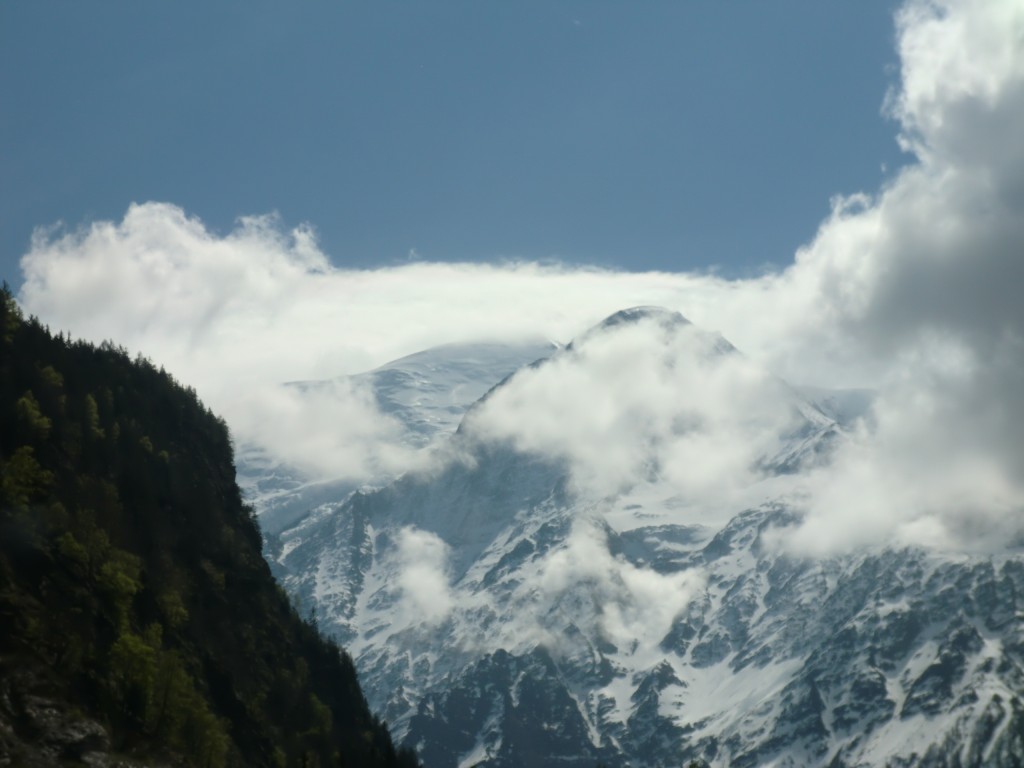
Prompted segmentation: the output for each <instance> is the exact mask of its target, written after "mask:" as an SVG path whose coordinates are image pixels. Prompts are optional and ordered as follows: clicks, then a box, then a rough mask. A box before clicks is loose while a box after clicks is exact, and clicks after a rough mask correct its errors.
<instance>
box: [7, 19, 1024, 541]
mask: <svg viewBox="0 0 1024 768" xmlns="http://www.w3.org/2000/svg"><path fill="white" fill-rule="evenodd" d="M897 37H898V49H899V54H900V60H901V80H900V85H899V86H898V87H897V88H896V89H894V91H893V93H892V94H890V95H889V98H888V105H889V110H890V112H891V114H892V115H894V116H895V118H896V119H897V120H898V123H899V132H900V140H901V141H902V142H903V145H904V146H905V147H906V148H907V149H908V151H910V152H912V153H913V162H912V163H911V164H909V165H908V166H906V167H905V168H903V169H902V170H901V171H900V172H899V173H897V174H896V175H895V176H894V177H893V178H891V179H890V180H889V181H888V182H887V183H886V184H885V185H884V186H883V187H882V188H881V189H880V190H877V191H876V192H875V193H873V194H870V195H864V194H855V195H849V196H845V197H839V198H837V199H836V201H835V203H834V209H833V212H832V214H831V215H830V216H829V217H828V218H827V219H826V220H825V221H824V222H822V224H821V226H820V228H819V230H818V232H817V234H816V236H815V237H814V239H813V240H812V242H810V243H809V244H807V245H806V246H805V247H804V248H801V249H800V251H799V252H798V253H797V254H796V260H795V263H794V264H793V265H792V266H791V267H789V268H787V269H785V270H783V271H781V272H777V273H773V274H769V275H766V276H763V277H760V278H757V279H750V280H735V281H727V280H722V279H719V278H715V277H713V276H708V275H694V274H632V273H628V274H625V273H614V272H610V271H605V270H597V269H586V268H578V267H565V266H541V265H537V264H532V263H512V264H504V265H480V264H437V263H425V262H420V261H417V262H413V263H407V264H403V265H401V266H395V267H386V268H380V269H376V270H366V271H354V270H342V269H337V268H334V267H332V266H330V264H329V262H328V259H327V257H326V256H325V255H324V254H323V253H322V252H321V251H320V250H319V249H318V247H317V245H316V241H315V237H314V236H313V233H312V232H311V230H310V229H308V228H302V227H300V228H298V229H296V230H293V231H290V232H286V231H282V229H281V228H280V226H279V224H278V223H277V222H275V221H274V220H273V219H272V218H266V217H262V218H249V219H243V220H242V221H241V222H240V223H239V225H238V227H237V228H236V229H235V230H234V231H232V232H230V233H228V234H227V235H224V236H218V235H215V234H213V233H211V232H209V231H208V230H206V229H205V228H204V226H203V225H202V224H201V223H200V222H199V221H197V220H195V219H190V218H188V217H187V216H186V215H185V214H184V213H183V212H182V211H181V210H180V209H178V208H175V207H173V206H169V205H162V204H152V203H150V204H145V205H137V206H132V207H131V208H130V209H129V210H128V212H127V214H126V215H125V218H124V219H123V220H122V221H121V222H119V223H112V222H99V223H97V224H94V225H93V226H92V227H90V228H89V229H87V230H83V231H79V232H72V233H69V234H60V233H57V232H52V231H51V232H49V233H41V234H40V235H39V236H38V237H37V238H36V239H35V240H34V242H33V245H32V249H31V251H30V252H29V253H28V254H27V255H26V257H25V258H24V260H23V269H24V272H25V278H26V282H25V285H24V286H23V288H22V290H21V293H20V300H21V302H22V304H23V305H24V306H25V308H26V309H27V310H28V311H30V312H33V313H36V314H38V315H39V316H40V317H41V318H42V319H43V320H44V321H46V322H47V323H49V324H50V325H51V326H53V327H56V328H63V329H69V330H70V331H72V332H73V333H74V334H75V335H77V336H80V337H84V338H88V339H93V340H96V341H99V340H103V339H106V338H112V339H114V340H115V341H117V342H118V343H121V344H124V345H125V346H127V347H129V348H130V349H132V350H139V351H142V352H144V353H146V354H148V355H150V356H152V357H153V358H155V359H156V360H158V361H159V362H160V363H162V364H164V365H166V366H167V368H168V369H169V370H171V371H172V372H174V373H175V374H176V375H177V376H178V377H179V378H181V379H182V380H184V381H186V382H187V383H190V384H193V385H194V386H196V387H197V389H198V390H199V393H200V395H201V396H203V397H204V398H205V399H206V400H207V401H208V402H209V404H210V405H211V406H212V407H213V408H215V409H217V410H220V411H222V412H224V413H225V414H226V416H227V418H228V420H229V423H231V424H232V426H233V428H235V429H236V431H238V432H239V433H240V435H239V436H240V437H241V438H243V439H246V438H249V439H254V440H262V441H263V442H264V443H265V444H266V445H268V446H273V445H275V444H276V445H277V446H278V447H279V450H283V453H286V454H288V453H289V452H291V453H292V454H297V455H304V454H308V456H309V458H310V461H311V463H312V464H313V465H314V467H315V468H316V469H317V470H318V471H330V472H333V473H335V474H337V475H339V476H346V477H351V478H355V479H358V478H360V477H364V476H366V473H372V472H373V471H377V470H376V469H374V468H375V467H376V468H377V469H379V468H382V467H384V468H390V467H395V466H400V465H401V464H402V462H403V461H405V457H404V456H403V455H402V454H401V452H400V451H399V450H397V448H396V446H395V444H394V439H393V436H394V432H393V428H392V425H389V423H388V422H387V420H386V419H383V418H382V417H380V415H379V414H377V413H376V411H375V409H374V408H373V407H371V406H372V404H370V403H368V402H367V401H366V400H365V398H362V395H360V393H358V392H352V393H348V394H347V395H346V397H345V398H343V403H342V404H336V406H335V407H336V408H337V409H338V411H337V413H334V414H332V415H331V417H330V420H329V421H328V420H327V419H325V418H317V416H316V413H315V412H313V411H308V412H299V411H297V410H296V409H297V408H298V406H297V405H296V404H295V403H290V402H287V401H284V402H280V401H276V402H275V397H273V396H270V395H267V394H266V393H265V389H264V388H265V387H267V386H269V385H272V384H276V383H277V382H280V381H282V380H289V379H308V378H323V377H327V376H335V375H338V374H342V373H351V372H355V371H358V370H365V369H367V368H371V367H373V366H375V365H378V364H381V363H383V362H385V361H387V360H390V359H394V358H396V357H399V356H401V355H403V354H407V353H410V352H414V351H417V350H419V349H423V348H426V347H428V346H431V345H434V344H437V343H442V342H452V341H467V340H476V339H481V338H496V339H507V338H512V337H523V336H536V335H546V336H548V337H550V338H553V339H557V340H563V341H564V340H568V339H570V338H572V337H573V336H576V335H577V334H579V333H580V332H581V331H583V330H584V329H585V328H587V327H588V326H589V325H591V324H593V323H594V322H596V321H598V320H600V319H601V318H602V317H604V316H606V315H608V314H610V313H612V312H614V311H616V310H618V309H621V308H623V307H627V306H634V305H638V304H658V305H664V306H667V307H669V308H672V309H677V310H680V311H682V312H683V314H685V315H686V316H687V317H688V318H690V319H691V320H693V321H694V322H695V323H697V324H699V325H701V326H702V327H703V328H705V329H707V330H710V331H720V332H721V333H722V334H723V335H725V336H726V337H727V338H729V339H730V340H731V341H732V342H733V343H735V344H736V345H737V347H739V348H740V349H742V350H743V351H744V352H745V353H747V354H748V355H750V356H751V357H752V358H753V359H754V360H756V361H758V362H759V363H762V364H764V365H766V366H767V367H768V368H769V369H771V370H773V371H775V372H776V373H778V374H780V375H781V376H783V377H785V378H787V379H789V380H791V381H794V382H801V383H818V384H825V385H829V384H831V385H843V384H845V385H847V386H864V385H873V386H878V387H879V388H880V389H881V390H882V394H881V398H880V402H879V408H878V412H877V414H876V419H875V423H876V425H877V426H876V428H875V429H874V430H873V431H872V432H870V433H864V434H863V435H861V436H859V438H858V439H857V440H855V441H852V442H851V444H850V446H849V447H847V448H846V449H844V451H843V452H841V453H840V455H839V456H838V457H837V461H836V464H835V465H834V466H833V468H832V469H831V470H830V471H829V473H828V474H827V475H825V474H819V475H817V476H816V477H815V478H814V479H812V481H811V482H809V484H808V486H807V488H806V489H805V496H804V503H805V505H806V508H807V512H808V518H807V523H806V524H805V525H804V526H803V527H802V528H801V529H799V531H797V532H796V533H795V534H792V536H793V538H792V541H794V542H796V543H797V544H798V545H799V546H801V547H803V548H809V549H811V550H814V551H829V550H831V549H834V548H836V547H841V546H847V545H848V544H849V543H850V542H851V541H858V542H863V543H873V542H884V541H888V540H891V539H892V538H893V537H895V538H896V539H898V540H918V541H928V542H930V543H933V544H935V545H937V546H976V545H977V544H978V542H990V541H994V540H1000V539H1002V540H1006V539H1007V538H1008V537H1010V538H1012V536H1014V535H1016V532H1018V531H1020V530H1021V529H1022V527H1024V523H1022V520H1021V499H1022V496H1024V494H1022V484H1024V480H1022V478H1024V437H1022V434H1021V429H1020V425H1021V424H1024V397H1022V396H1021V393H1022V392H1024V301H1022V300H1021V297H1020V291H1021V286H1024V256H1022V254H1024V215H1022V212H1024V141H1021V139H1020V133H1021V130H1020V126H1021V125H1024V3H1022V2H1020V1H1019V0H941V1H939V0H934V1H933V0H910V2H908V3H906V4H905V5H904V6H903V8H902V9H901V11H900V12H899V13H898V15H897ZM741 224H742V222H739V224H738V225H741ZM643 350H648V351H650V352H651V353H652V354H658V348H657V345H656V344H654V342H653V341H651V340H644V339H642V338H636V339H633V340H632V342H631V344H630V345H621V348H617V347H615V346H614V345H609V346H608V348H607V349H606V350H602V349H599V348H597V347H595V348H594V349H593V350H592V351H590V352H587V353H586V354H585V355H584V357H585V358H586V363H587V367H586V368H585V369H581V370H587V371H590V372H591V373H590V374H588V375H592V376H595V377H596V376H604V377H607V381H606V382H605V385H606V388H605V389H604V390H601V389H600V388H595V386H593V385H594V381H593V380H589V381H588V380H583V379H581V380H577V381H574V382H573V387H572V388H570V387H566V391H586V392H587V393H588V397H589V399H588V400H585V401H584V400H581V401H579V402H576V401H574V400H573V398H571V397H568V396H566V394H565V392H562V391H559V390H558V388H557V387H556V386H554V385H553V384H552V382H550V381H548V380H547V379H546V375H545V376H538V377H537V378H536V380H535V381H534V382H533V383H529V382H527V381H526V380H525V379H524V380H523V381H522V382H519V383H517V384H516V386H515V388H512V389H510V390H509V392H508V393H506V394H505V395H503V397H504V398H505V399H506V400H508V401H509V402H508V403H507V405H508V407H509V409H510V410H509V413H519V414H522V413H525V412H526V411H528V410H529V408H528V406H527V402H526V398H527V397H536V398H539V400H540V402H543V403H545V406H544V407H545V408H548V409H549V410H550V409H555V410H557V411H558V412H559V413H563V414H565V419H566V420H567V421H568V422H570V423H571V424H572V425H573V430H574V431H573V434H571V435H567V436H565V439H564V440H563V439H562V437H560V436H559V435H558V434H557V429H555V427H556V424H555V423H551V424H548V425H544V424H542V423H539V422H537V421H536V420H528V419H526V420H524V421H523V422H522V427H523V428H522V429H521V430H520V432H519V437H518V439H519V440H520V441H521V442H522V444H523V445H525V446H530V447H533V448H537V449H544V450H563V451H565V450H569V451H570V453H571V454H572V455H573V456H574V457H576V458H580V457H582V456H583V454H584V453H585V452H587V451H590V452H591V453H592V454H593V455H592V456H590V457H589V459H588V461H589V462H590V464H591V465H592V466H595V467H597V466H599V464H600V462H601V461H605V462H606V468H605V469H603V470H602V472H604V473H605V474H606V479H613V478H615V475H616V469H617V468H618V467H622V468H629V469H630V470H631V471H632V470H633V469H636V468H637V467H638V466H640V465H642V463H643V456H642V452H640V453H638V452H637V450H636V443H637V439H638V435H639V434H640V433H641V432H643V429H641V428H640V427H638V426H637V425H638V424H644V423H648V425H650V424H653V425H654V426H653V427H652V429H653V430H654V433H655V434H660V435H664V434H665V433H664V429H663V427H661V426H659V421H658V420H659V419H660V418H662V417H664V416H666V415H668V411H667V410H666V408H667V405H666V404H668V403H669V401H670V398H669V393H670V392H671V391H672V388H673V387H678V386H683V385H687V386H689V384H687V383H686V382H685V381H681V380H677V377H676V376H675V373H673V372H672V371H670V370H668V369H666V368H665V366H662V365H660V364H655V365H650V366H647V367H646V368H645V367H644V366H643V365H642V364H641V363H640V362H638V356H640V355H641V352H642V351H643ZM581 354H582V353H581ZM613 354H614V355H622V356H624V357H621V358H620V362H619V363H616V362H615V360H614V359H612V355H613ZM603 355H607V357H603ZM623 361H625V362H623ZM627 366H632V368H627ZM627 370H632V371H634V373H633V375H632V379H631V378H630V376H629V375H627ZM564 373H565V375H566V376H573V375H575V376H577V377H582V376H584V374H583V373H581V372H579V371H577V372H575V373H574V372H573V371H570V370H568V369H567V370H565V371H564ZM729 375H730V376H733V375H735V376H736V379H735V381H734V380H733V379H732V378H729V377H725V378H723V379H722V380H719V381H718V382H717V383H716V387H734V388H736V392H735V393H734V394H738V395H740V396H741V397H740V401H741V402H742V394H743V392H744V391H745V390H744V387H745V384H744V379H743V378H742V377H743V376H744V375H746V374H745V373H744V371H743V370H741V369H737V370H735V371H729ZM693 386H694V387H696V386H697V385H696V384H694V385H693ZM254 393H255V394H254ZM687 396H688V397H692V398H695V399H696V400H697V401H699V402H700V403H701V404H702V407H706V408H708V409H710V411H709V415H707V417H708V418H709V419H710V420H711V423H714V424H716V428H719V429H720V430H721V431H720V432H718V433H715V435H717V436H718V438H719V439H718V442H717V443H716V442H715V441H714V440H712V439H711V437H709V438H708V439H709V441H708V442H706V443H703V444H693V445H690V446H687V445H686V444H685V443H681V442H676V443H673V445H675V448H676V449H677V450H678V452H679V457H678V459H677V460H676V461H674V462H669V464H671V466H673V467H687V466H690V465H691V464H692V462H694V461H695V460H703V461H705V462H707V463H706V466H705V465H704V464H701V465H700V466H701V471H700V472H699V473H696V474H695V476H694V477H686V476H685V474H684V475H681V476H680V477H679V478H678V479H677V481H678V482H679V483H683V484H685V483H693V482H695V481H696V479H699V477H703V478H705V479H706V481H707V483H708V484H709V485H713V484H714V480H715V479H716V478H718V477H720V476H721V477H726V476H728V475H729V474H730V473H734V472H735V471H737V467H740V466H742V465H743V460H744V459H745V458H746V457H747V454H746V453H744V450H742V449H741V448H737V446H738V445H739V442H738V438H739V437H741V436H747V435H749V432H748V431H747V430H746V429H745V428H735V424H733V422H732V421H730V419H732V416H730V415H729V414H725V416H723V415H722V412H721V410H720V405H721V403H723V402H725V399H724V398H719V399H716V397H712V396H710V395H708V393H702V392H700V391H699V390H695V391H693V392H688V393H687ZM361 398H362V399H361ZM516 398H521V399H522V401H521V402H518V401H515V400H516ZM702 398H704V399H702ZM760 404H761V401H760V400H757V399H754V400H753V401H751V402H749V403H746V406H747V407H750V408H752V409H753V410H752V413H753V414H754V415H755V418H754V421H755V422H756V421H757V418H760V416H759V414H760V413H761V412H760V411H759V410H758V408H759V407H760ZM716 408H718V409H719V410H716ZM300 410H301V409H300ZM669 410H671V409H669ZM576 417H579V418H576ZM715 419H718V421H717V422H716V421H715ZM645 420H647V421H646V422H645ZM491 426H492V428H494V429H496V430H497V431H498V432H500V431H501V430H502V429H506V431H507V429H508V428H509V425H507V424H506V425H502V424H500V423H498V422H495V423H494V424H492V425H491ZM646 428H647V427H644V429H646ZM638 430H639V431H638ZM659 430H660V431H659ZM328 433H329V434H328ZM707 433H708V435H709V436H711V435H712V430H707ZM644 434H647V433H644ZM300 441H305V442H306V446H304V447H302V446H300V447H296V446H299V442H300ZM587 441H590V443H589V445H588V444H587ZM669 442H671V440H670V441H669ZM353 445H357V446H359V447H360V449H361V450H353V449H351V446H353ZM599 448H600V450H599ZM734 450H736V451H738V452H736V453H734ZM584 458H586V457H584ZM711 458H713V459H715V461H708V460H709V459H711ZM314 459H316V460H315V461H314ZM715 462H718V465H717V466H716V464H715ZM586 463H587V462H582V464H586ZM861 502H863V503H861ZM847 534H850V535H847Z"/></svg>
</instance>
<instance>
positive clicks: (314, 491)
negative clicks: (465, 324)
mask: <svg viewBox="0 0 1024 768" xmlns="http://www.w3.org/2000/svg"><path fill="white" fill-rule="evenodd" d="M556 349H557V347H556V346H555V345H554V344H552V343H551V342H546V341H541V340H536V341H526V342H522V343H514V344H513V343H497V342H494V343H466V344H445V345H442V346H439V347H434V348H431V349H428V350H424V351H422V352H417V353H416V354H413V355H408V356H407V357H403V358H400V359H398V360H394V361H392V362H390V363H387V364H385V365H382V366H381V367H379V368H376V369H374V370H372V371H367V372H366V373H360V374H356V375H354V376H342V377H338V378H334V379H326V380H321V381H299V382H292V383H290V384H288V385H287V387H288V389H289V390H290V391H291V392H292V393H293V394H297V395H298V396H299V397H300V398H302V399H308V400H319V401H320V402H326V403H330V402H331V401H332V400H334V399H336V398H339V397H350V396H352V393H365V394H366V395H367V398H366V399H367V400H368V401H369V402H372V403H374V404H375V405H376V408H377V410H378V412H379V414H380V415H381V417H382V418H383V419H388V420H390V421H391V422H392V423H393V424H394V426H395V428H396V432H397V433H398V434H397V437H396V440H395V442H396V444H397V445H398V446H400V447H402V448H404V449H409V450H417V451H426V450H429V449H430V448H431V447H433V446H435V445H437V444H438V443H439V442H441V441H443V440H444V439H446V438H447V437H448V436H449V435H451V434H452V433H453V432H455V430H456V428H457V427H458V425H459V422H460V421H461V420H462V416H463V414H464V413H465V412H466V409H467V408H469V406H470V405H472V404H473V403H474V402H476V401H477V400H478V399H479V398H480V397H481V396H482V395H484V394H485V393H486V392H487V390H489V389H490V388H491V387H493V386H494V385H495V384H497V383H498V382H499V381H501V380H502V379H504V378H505V377H506V376H508V375H509V374H511V373H513V372H514V371H515V370H517V369H518V368H521V367H522V366H524V365H528V364H530V363H532V362H534V361H535V360H540V359H543V358H546V357H548V356H549V355H551V354H552V353H553V352H554V351H555V350H556ZM392 479H394V478H393V477H391V476H386V475H383V476H379V477H373V478H369V482H372V483H374V484H377V485H383V484H386V483H387V482H389V481H391V480H392ZM239 483H240V485H242V487H243V489H244V490H245V494H246V498H247V499H249V500H250V501H251V502H252V503H253V504H254V506H255V507H256V508H257V509H258V511H259V514H260V526H261V527H262V529H263V530H264V532H266V533H269V534H271V536H273V535H275V534H277V533H280V532H281V531H282V530H284V529H286V528H291V527H294V526H295V525H296V524H297V523H298V522H299V521H300V520H301V519H302V518H303V517H304V516H305V515H306V514H307V513H308V512H309V510H311V509H314V508H316V507H318V506H319V505H321V504H324V503H328V502H334V501H337V500H338V499H339V498H342V497H344V496H346V495H347V494H349V493H351V492H353V491H355V490H356V488H357V487H358V484H357V483H353V482H351V481H344V480H336V479H333V478H312V479H311V478H309V477H307V476H306V475H305V474H304V473H303V472H302V471H301V470H300V469H298V468H296V467H290V466H287V465H286V464H283V463H281V462H279V461H277V460H275V459H274V458H272V457H270V456H268V455H267V453H266V451H265V450H263V449H260V448H257V447H255V446H242V448H241V450H240V452H239Z"/></svg>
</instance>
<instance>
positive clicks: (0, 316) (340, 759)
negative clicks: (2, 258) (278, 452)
mask: <svg viewBox="0 0 1024 768" xmlns="http://www.w3.org/2000/svg"><path fill="white" fill-rule="evenodd" d="M261 548H262V539H261V536H260V532H259V529H258V527H257V525H256V522H255V519H254V516H253V514H252V510H251V509H250V508H248V507H246V506H245V505H244V504H243V503H242V499H241V494H240V492H239V490H238V486H237V485H236V483H235V471H234V464H233V460H232V455H231V440H230V436H229V434H228V431H227V428H226V426H225V424H224V422H223V420H221V419H219V418H218V417H216V416H214V415H213V414H212V413H210V412H209V411H208V410H207V409H206V408H204V407H203V406H202V404H201V403H200V402H199V400H198V398H197V397H196V393H195V391H194V390H192V389H188V388H184V387H181V386H179V385H178V384H177V383H176V382H174V380H173V379H172V378H171V377H170V376H168V375H167V374H166V373H165V372H163V371H161V370H158V369H157V368H156V367H155V366H154V365H153V364H152V363H151V362H150V361H148V360H146V359H144V358H139V359H136V360H132V359H131V358H129V357H128V355H127V353H126V352H125V350H124V349H121V348H119V347H116V346H114V345H112V344H104V345H102V346H100V347H99V348H96V347H92V346H90V345H88V344H84V343H80V342H71V341H69V340H67V339H66V338H64V337H58V338H54V337H52V336H51V335H50V334H49V332H48V331H47V330H46V329H44V328H42V327H41V326H40V325H39V323H38V322H37V321H35V320H34V319H28V320H25V319H24V318H22V316H21V313H20V311H19V310H18V308H17V305H16V304H15V303H14V301H13V298H12V297H11V295H10V292H9V291H8V290H7V289H6V288H4V290H3V291H0V674H2V673H3V665H5V664H11V663H25V664H34V665H36V667H37V668H41V669H45V670H49V671H50V673H51V675H52V679H51V680H50V683H51V684H52V687H53V688H54V689H55V690H59V691H61V692H62V694H63V695H64V696H65V697H66V699H67V700H68V702H69V703H70V704H72V705H73V706H75V707H76V708H78V709H79V710H80V711H82V712H83V713H87V714H89V715H90V716H91V717H94V718H96V719H98V720H99V721H101V722H103V723H104V724H105V725H106V726H107V728H108V730H109V731H110V734H111V737H112V741H113V744H114V745H115V747H116V748H118V749H119V750H121V751H125V752H129V753H134V754H136V755H146V754H158V755H162V756H169V757H170V759H169V760H161V762H169V763H170V764H182V765H189V766H206V767H209V768H222V767H223V768H235V767H237V766H250V765H251V766H271V765H272V766H283V767H284V768H298V767H299V766H306V767H307V768H308V767H309V766H314V765H321V766H328V765H332V766H334V765H339V764H343V765H346V766H401V767H402V768H413V767H414V766H416V764H417V763H416V760H415V757H414V756H413V755H412V754H411V753H409V752H403V751H397V752H396V750H395V749H394V746H393V745H392V743H391V739H390V737H389V735H388V733H387V731H386V729H385V727H384V726H383V725H382V724H381V723H380V722H379V721H378V720H377V719H376V718H374V717H373V716H372V715H371V714H370V713H369V712H368V711H367V708H366V702H365V700H364V699H363V697H362V694H361V693H360V691H359V687H358V683H357V681H356V677H355V670H354V668H353V665H352V662H351V659H349V657H348V656H347V655H345V654H344V653H343V652H342V651H340V649H339V648H338V647H337V645H335V644H334V643H331V642H328V641H325V640H324V639H323V638H322V637H321V636H320V635H319V634H318V632H317V631H316V629H315V627H314V626H312V625H311V624H310V623H308V622H305V621H303V620H302V619H301V618H300V616H299V614H298V613H297V612H296V610H295V609H294V608H293V607H292V606H291V605H290V603H289V602H288V600H287V598H286V597H285V596H284V593H283V591H282V590H281V589H280V588H279V586H278V585H277V584H275V583H274V581H273V579H272V577H271V575H270V571H269V568H268V566H267V564H266V562H265V561H264V560H263V558H262V555H261Z"/></svg>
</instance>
